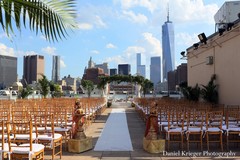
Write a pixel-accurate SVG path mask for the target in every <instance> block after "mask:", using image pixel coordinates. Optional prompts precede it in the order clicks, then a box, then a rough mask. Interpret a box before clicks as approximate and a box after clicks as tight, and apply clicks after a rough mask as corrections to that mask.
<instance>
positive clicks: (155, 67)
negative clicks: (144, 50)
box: [150, 57, 161, 87]
mask: <svg viewBox="0 0 240 160" xmlns="http://www.w3.org/2000/svg"><path fill="white" fill-rule="evenodd" d="M150 80H151V81H152V82H153V84H154V87H156V86H157V83H159V82H161V57H151V64H150Z"/></svg>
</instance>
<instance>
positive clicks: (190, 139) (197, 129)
mask: <svg viewBox="0 0 240 160" xmlns="http://www.w3.org/2000/svg"><path fill="white" fill-rule="evenodd" d="M203 115H204V112H197V111H194V110H192V111H189V112H188V113H187V129H186V132H185V133H186V139H187V149H188V151H189V148H190V147H189V145H190V143H197V144H198V143H200V147H201V151H202V150H203V125H204V121H205V120H204V116H203Z"/></svg>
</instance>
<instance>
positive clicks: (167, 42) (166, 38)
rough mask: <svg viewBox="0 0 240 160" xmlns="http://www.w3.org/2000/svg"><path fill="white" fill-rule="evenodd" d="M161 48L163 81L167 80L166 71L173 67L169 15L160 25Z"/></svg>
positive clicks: (173, 49) (172, 40)
mask: <svg viewBox="0 0 240 160" xmlns="http://www.w3.org/2000/svg"><path fill="white" fill-rule="evenodd" d="M162 49H163V52H162V53H163V54H162V56H163V57H162V58H163V59H162V60H163V61H162V65H163V81H167V75H168V74H167V73H168V72H169V71H173V70H174V69H175V47H174V27H173V23H172V22H171V21H169V16H168V18H167V21H166V22H165V23H164V24H163V25H162Z"/></svg>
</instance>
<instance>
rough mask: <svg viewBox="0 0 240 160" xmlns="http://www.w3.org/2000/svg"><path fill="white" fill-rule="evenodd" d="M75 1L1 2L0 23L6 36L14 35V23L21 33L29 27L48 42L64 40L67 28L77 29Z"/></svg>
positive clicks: (36, 0) (23, 0) (19, 0)
mask: <svg viewBox="0 0 240 160" xmlns="http://www.w3.org/2000/svg"><path fill="white" fill-rule="evenodd" d="M75 8H76V1H75V0H1V1H0V23H1V26H2V28H3V30H5V31H6V33H7V35H9V34H10V32H11V33H14V31H13V28H14V25H13V24H14V23H15V26H16V28H17V29H18V30H19V31H21V28H22V27H25V28H26V26H29V29H30V30H31V31H34V32H35V33H36V34H38V32H41V33H42V34H44V36H45V38H46V39H47V40H48V41H51V40H52V41H58V39H62V38H63V37H64V38H65V37H66V35H67V31H66V29H67V28H70V29H73V28H76V27H77V25H76V24H77V23H76V9H75Z"/></svg>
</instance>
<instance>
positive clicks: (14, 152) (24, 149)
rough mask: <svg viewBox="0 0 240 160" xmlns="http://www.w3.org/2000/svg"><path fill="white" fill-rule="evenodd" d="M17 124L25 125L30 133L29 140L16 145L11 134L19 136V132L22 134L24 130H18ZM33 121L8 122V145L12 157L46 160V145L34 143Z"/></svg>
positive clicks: (26, 131) (25, 128) (26, 130)
mask: <svg viewBox="0 0 240 160" xmlns="http://www.w3.org/2000/svg"><path fill="white" fill-rule="evenodd" d="M15 126H21V127H24V130H25V133H26V134H28V138H29V139H28V141H27V140H24V141H23V142H22V143H19V141H18V144H19V145H17V146H16V144H14V143H15V142H16V141H15V139H14V138H13V137H12V136H11V134H13V135H14V137H18V134H19V133H20V135H21V136H22V135H23V133H22V132H17V131H16V129H14V128H15ZM32 135H33V133H32V121H31V120H30V121H26V122H23V121H22V122H8V123H7V137H8V147H9V153H11V154H10V157H11V159H26V158H28V159H36V160H44V145H41V144H36V143H33V139H32Z"/></svg>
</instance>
